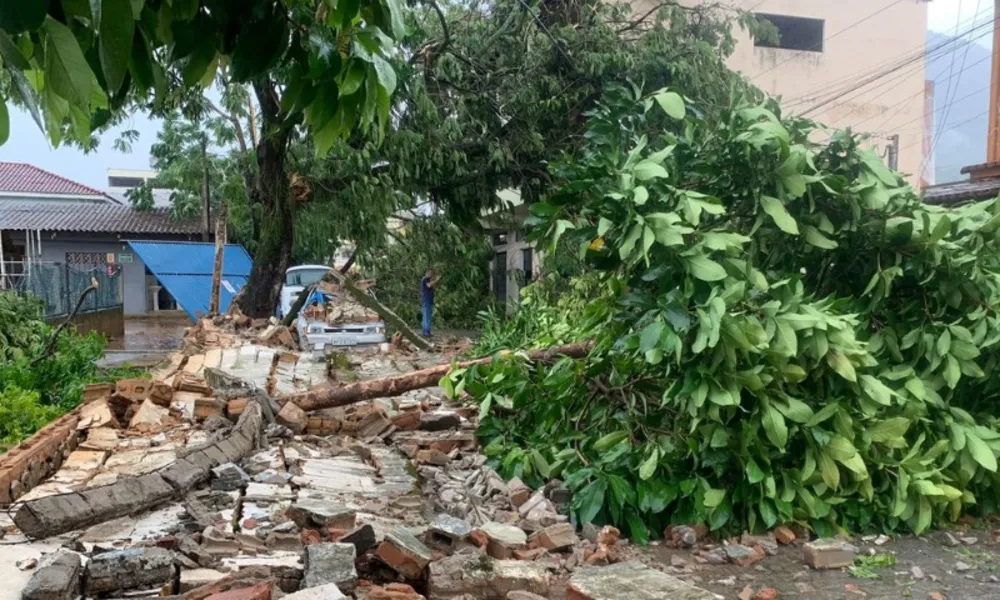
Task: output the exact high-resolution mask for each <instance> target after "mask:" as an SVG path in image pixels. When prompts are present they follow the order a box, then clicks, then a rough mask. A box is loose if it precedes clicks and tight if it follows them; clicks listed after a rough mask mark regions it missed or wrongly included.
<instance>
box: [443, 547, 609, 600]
mask: <svg viewBox="0 0 1000 600" xmlns="http://www.w3.org/2000/svg"><path fill="white" fill-rule="evenodd" d="M550 586H551V575H550V574H549V571H548V569H547V568H546V567H545V565H543V564H540V563H535V562H526V561H518V560H494V559H492V558H490V557H488V556H483V555H481V554H478V553H475V552H469V553H465V552H460V553H457V554H453V555H451V556H448V557H445V558H442V559H441V560H437V561H434V562H433V563H431V565H430V574H429V576H428V581H427V591H428V597H430V598H433V599H434V600H459V599H464V598H483V599H486V600H504V599H505V598H506V597H507V595H508V594H510V593H511V592H515V591H523V592H531V593H533V594H538V595H540V596H547V595H548V593H549V588H550ZM616 600H620V599H616Z"/></svg>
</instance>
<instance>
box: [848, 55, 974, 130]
mask: <svg viewBox="0 0 1000 600" xmlns="http://www.w3.org/2000/svg"><path fill="white" fill-rule="evenodd" d="M987 58H992V57H987ZM983 60H985V59H983ZM983 60H979V61H976V62H974V63H972V64H971V65H969V66H968V67H966V68H965V69H964V70H962V71H959V75H961V74H962V73H963V72H965V71H968V70H969V69H971V68H972V67H974V66H976V65H978V64H979V63H981V62H983ZM953 77H955V75H951V76H949V77H948V79H949V80H951V79H952V78H953ZM989 87H990V86H988V85H987V86H986V87H984V88H982V89H979V90H976V91H975V92H973V93H971V94H969V95H968V96H963V97H962V98H959V99H958V100H955V101H954V102H953V104H954V103H955V102H960V101H962V100H965V99H966V98H969V97H971V96H974V95H975V94H977V93H979V92H981V91H982V90H984V89H989ZM887 93H888V90H887V91H885V92H883V93H881V94H879V95H878V96H875V97H874V98H871V99H870V100H869V102H871V101H874V100H876V99H878V98H881V97H882V96H884V95H885V94H887ZM925 94H926V90H924V89H922V90H920V91H918V92H917V93H916V94H913V95H912V96H908V97H907V98H906V99H905V100H902V101H900V102H898V103H896V104H893V105H892V106H889V107H887V108H886V110H885V111H884V112H883V113H880V114H874V115H872V116H870V117H868V118H866V119H862V120H861V121H858V122H857V123H855V124H853V125H851V126H850V127H851V128H852V129H855V128H858V127H860V126H861V125H862V124H863V123H867V122H868V121H871V120H872V119H874V118H876V117H879V116H881V114H885V112H888V111H889V110H891V109H893V108H896V107H898V108H896V112H894V113H892V114H891V115H889V116H888V117H886V118H885V119H883V120H882V122H881V123H880V124H879V125H878V127H876V128H875V129H873V130H872V132H873V133H876V132H880V131H884V130H883V128H884V127H885V125H886V123H888V122H889V121H891V120H892V119H893V117H895V116H896V115H898V114H899V112H900V111H902V110H903V108H905V107H906V105H907V104H909V103H910V102H912V101H913V99H914V98H917V97H919V96H923V95H925ZM940 110H941V109H935V110H934V111H933V112H938V111H940ZM923 118H924V117H923V115H921V116H920V117H918V118H917V119H911V120H909V121H906V122H905V123H901V124H900V125H906V124H907V123H912V122H913V121H916V120H919V119H923ZM900 125H897V126H896V127H899V126H900Z"/></svg>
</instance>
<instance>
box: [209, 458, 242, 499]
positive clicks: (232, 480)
mask: <svg viewBox="0 0 1000 600" xmlns="http://www.w3.org/2000/svg"><path fill="white" fill-rule="evenodd" d="M249 481H250V476H249V475H247V474H246V472H244V471H243V469H241V468H239V467H238V466H236V465H235V464H234V463H231V462H227V463H223V464H221V465H219V466H217V467H214V468H213V469H212V489H213V490H219V491H222V492H234V491H237V490H241V489H243V488H244V487H246V485H247V483H249Z"/></svg>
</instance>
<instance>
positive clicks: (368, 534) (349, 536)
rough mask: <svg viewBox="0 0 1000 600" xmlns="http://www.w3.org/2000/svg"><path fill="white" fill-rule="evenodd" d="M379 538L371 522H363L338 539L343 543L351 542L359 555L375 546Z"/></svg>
mask: <svg viewBox="0 0 1000 600" xmlns="http://www.w3.org/2000/svg"><path fill="white" fill-rule="evenodd" d="M379 538H380V536H379V535H378V533H377V532H376V531H375V528H374V527H372V526H371V524H369V523H365V524H364V525H362V526H360V527H356V528H354V529H353V530H352V531H349V532H347V533H346V534H345V535H343V536H341V538H340V540H339V541H340V542H341V543H343V544H352V545H353V546H354V548H355V550H356V551H357V553H358V555H359V556H360V555H362V554H364V553H365V552H367V551H368V550H369V549H370V548H374V547H375V546H377V545H378V544H379V542H380V541H381V540H380V539H379Z"/></svg>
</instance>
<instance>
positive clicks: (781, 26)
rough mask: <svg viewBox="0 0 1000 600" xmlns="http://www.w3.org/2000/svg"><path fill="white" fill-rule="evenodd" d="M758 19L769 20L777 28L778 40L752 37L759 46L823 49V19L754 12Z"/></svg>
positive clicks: (804, 49)
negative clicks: (772, 40)
mask: <svg viewBox="0 0 1000 600" xmlns="http://www.w3.org/2000/svg"><path fill="white" fill-rule="evenodd" d="M754 16H756V17H757V18H758V19H761V20H765V21H769V22H770V23H771V24H772V25H774V26H775V27H776V28H777V29H778V41H777V42H771V41H768V40H762V39H756V38H755V39H754V42H753V44H754V46H757V47H760V48H782V49H784V50H800V51H804V52H822V51H823V24H824V21H823V19H808V18H806V17H791V16H788V15H772V14H767V13H756V14H755V15H754Z"/></svg>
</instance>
